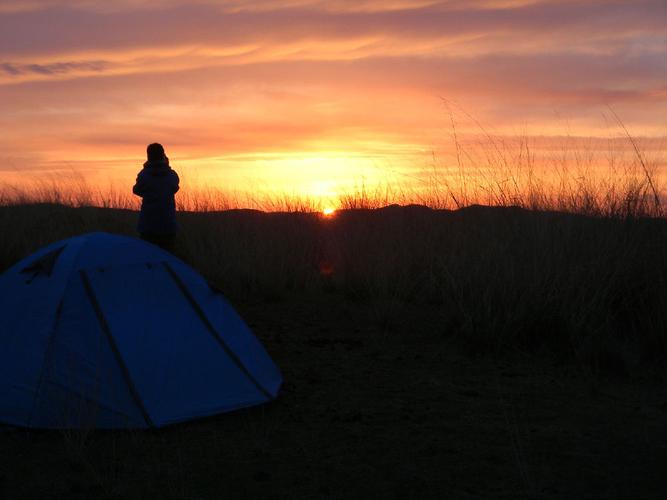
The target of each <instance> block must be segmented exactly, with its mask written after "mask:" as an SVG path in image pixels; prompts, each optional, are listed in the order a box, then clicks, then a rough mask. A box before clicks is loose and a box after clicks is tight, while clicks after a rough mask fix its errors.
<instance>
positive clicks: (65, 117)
mask: <svg viewBox="0 0 667 500" xmlns="http://www.w3.org/2000/svg"><path fill="white" fill-rule="evenodd" d="M666 23H667V7H666V6H665V3H664V2H663V1H662V0H647V1H633V2H627V1H613V0H612V1H605V2H600V1H597V0H596V1H577V2H571V1H555V0H554V1H551V0H534V1H531V0H525V1H521V0H517V1H492V0H480V1H470V2H452V1H440V2H439V1H391V2H379V1H375V0H361V1H354V2H352V1H331V2H320V1H309V0H300V1H288V2H271V1H263V2H257V1H253V2H250V1H248V2H246V1H243V0H239V1H229V2H224V1H207V0H204V1H196V2H191V1H185V0H182V1H180V0H167V1H161V2H158V1H147V0H121V1H117V2H113V3H111V2H102V1H95V0H85V1H84V0H71V1H64V0H63V1H60V0H48V1H47V0H44V1H39V0H34V1H30V0H4V1H3V3H2V6H0V102H1V105H2V109H3V113H2V116H1V117H0V120H1V125H2V129H3V131H4V133H3V134H2V137H1V138H0V155H1V156H0V160H2V165H3V167H2V169H3V171H4V175H3V177H4V182H6V183H7V182H9V183H12V184H19V185H25V184H26V183H28V182H29V181H30V180H34V179H35V178H43V176H44V175H54V176H61V175H65V176H72V175H78V176H83V177H84V178H85V179H86V181H87V182H88V183H89V184H90V185H92V186H94V187H99V186H103V187H106V186H108V185H109V183H110V182H111V183H113V184H114V185H115V184H119V185H122V184H127V183H129V182H131V180H132V179H133V177H134V175H135V174H136V170H137V167H138V166H140V164H141V157H142V151H143V149H144V147H145V144H147V143H148V142H154V141H157V142H161V143H164V144H165V145H166V146H167V147H168V148H169V151H170V152H171V156H170V159H171V161H172V164H174V165H175V167H176V168H177V169H178V171H179V173H182V176H183V177H184V178H185V179H187V180H189V181H190V182H189V183H188V184H186V185H185V186H184V188H186V189H187V188H191V187H193V186H201V185H207V186H208V187H211V186H215V187H219V188H220V189H224V190H236V191H243V192H247V191H250V190H253V189H255V188H256V187H258V186H259V187H261V188H262V189H278V190H280V191H285V192H288V193H294V194H298V195H302V196H310V197H315V198H317V197H322V196H327V195H329V196H330V195H335V194H338V192H339V191H341V190H342V191H345V190H346V189H349V188H350V186H351V185H353V184H354V183H355V182H359V181H360V180H361V179H362V178H363V179H365V180H366V181H367V182H370V183H377V182H382V181H384V180H386V178H387V176H390V177H391V176H394V177H393V179H396V178H398V179H400V180H402V181H403V182H408V183H409V184H410V183H411V184H412V185H414V184H415V183H418V182H419V181H418V179H419V177H420V176H421V175H422V173H423V171H424V170H425V169H430V168H431V167H432V165H433V163H434V161H435V162H437V164H438V165H440V166H451V165H453V164H454V162H455V160H454V158H453V156H452V144H451V138H450V136H451V121H450V118H451V116H450V114H451V113H453V114H454V117H455V119H456V120H457V125H458V127H459V129H458V133H459V140H461V141H463V142H465V141H466V140H468V141H473V142H474V141H475V139H476V138H478V137H479V136H480V135H481V134H482V131H481V130H480V128H479V126H478V125H477V124H475V123H473V122H472V121H471V120H470V119H468V118H467V117H466V116H464V115H463V114H462V113H466V114H468V115H470V116H471V117H473V118H474V120H476V121H477V122H478V124H480V125H481V126H483V127H485V130H486V131H487V132H488V133H489V134H492V135H493V136H494V137H501V138H503V139H504V140H508V141H512V140H515V139H516V138H517V137H527V138H529V139H530V141H531V144H532V145H533V148H534V149H535V151H536V153H544V152H545V151H546V150H551V149H553V148H556V149H558V148H561V147H563V138H564V137H566V136H567V137H568V138H569V139H570V144H571V143H572V141H577V140H578V141H581V142H582V143H585V144H587V145H589V146H588V147H589V148H590V147H592V148H593V149H599V148H603V149H604V148H607V147H608V146H607V141H609V140H610V139H613V138H620V137H622V131H620V130H619V128H618V126H616V124H615V122H614V120H613V118H612V117H611V116H610V112H609V108H608V107H612V108H613V110H614V111H615V112H616V113H617V114H618V116H619V117H621V119H622V120H623V122H624V123H625V124H626V126H627V127H628V128H629V129H630V130H631V132H632V133H633V135H635V136H637V137H639V138H641V139H642V140H644V141H645V142H646V143H647V148H648V149H650V150H651V152H652V153H655V151H656V150H658V151H664V149H665V147H667V146H666V143H665V140H664V136H665V116H666V114H667V88H666V87H665V81H667V65H665V64H664V60H665V57H666V55H667V54H666V51H667V37H666V36H665V32H664V26H665V24H666ZM590 144H593V146H590ZM569 147H572V146H569ZM575 147H576V146H575ZM618 147H619V148H620V149H622V148H623V147H624V145H623V144H621V145H619V146H618ZM434 156H435V160H434ZM654 156H656V155H654ZM660 160H662V161H663V162H664V159H661V158H657V159H656V161H660ZM661 165H662V163H661ZM415 177H417V180H415ZM410 179H412V180H410Z"/></svg>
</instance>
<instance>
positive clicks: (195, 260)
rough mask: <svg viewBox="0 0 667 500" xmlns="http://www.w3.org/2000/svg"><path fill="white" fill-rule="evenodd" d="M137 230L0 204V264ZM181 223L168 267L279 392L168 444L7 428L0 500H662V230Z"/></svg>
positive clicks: (451, 222)
mask: <svg viewBox="0 0 667 500" xmlns="http://www.w3.org/2000/svg"><path fill="white" fill-rule="evenodd" d="M135 217H136V214H134V213H131V212H122V211H112V210H101V209H70V208H65V207H54V206H27V207H5V208H0V228H1V229H2V234H3V235H4V238H3V244H2V246H1V248H0V252H1V253H0V255H1V257H0V259H1V260H0V262H1V264H2V269H4V268H6V267H7V266H8V265H10V264H11V263H12V262H13V261H15V260H18V258H20V257H22V256H24V255H25V254H26V253H28V252H29V251H32V250H34V249H36V248H38V247H39V246H41V245H43V244H45V243H47V242H49V241H53V240H55V239H59V238H63V237H66V236H69V235H71V234H76V233H80V232H83V231H89V230H93V229H101V230H106V231H113V232H124V233H128V234H131V233H132V228H133V223H134V220H135ZM181 223H182V224H183V227H184V235H185V236H187V237H188V238H189V239H188V240H187V244H182V245H181V248H180V252H181V253H182V255H183V256H184V258H186V259H187V260H189V261H190V262H191V263H192V264H193V265H195V266H196V267H197V268H198V269H200V270H202V271H203V272H204V274H205V275H206V276H207V277H209V278H210V279H212V280H213V281H215V283H216V284H217V285H218V286H220V287H221V288H223V290H224V291H225V293H226V294H227V295H228V297H229V298H230V300H231V301H232V303H233V304H234V305H235V306H236V307H237V309H238V311H239V312H240V313H241V315H242V316H243V317H244V318H245V319H246V321H247V322H248V323H249V324H250V326H251V327H252V328H253V331H254V332H255V333H256V335H257V336H258V338H259V339H260V340H261V341H262V342H263V343H264V345H265V347H266V348H267V350H268V352H269V354H270V355H271V357H272V358H273V359H274V360H275V362H276V363H277V364H278V366H280V368H281V370H282V371H283V375H284V378H285V386H284V389H283V391H282V393H281V396H280V397H279V398H278V400H277V401H276V402H274V403H272V404H270V405H267V406H264V407H259V408H254V409H250V410H244V411H239V412H235V413H231V414H226V415H220V416H217V417H213V418H209V419H206V420H200V421H196V422H192V423H188V424H185V425H178V426H174V427H170V428H167V429H164V430H161V431H152V432H88V431H85V430H84V431H81V432H78V431H77V432H36V431H24V430H13V429H7V430H4V431H2V432H0V446H1V447H2V449H3V458H2V460H1V461H0V498H1V497H3V496H4V497H6V498H40V497H43V498H94V497H108V498H146V497H149V496H153V497H165V498H182V499H186V498H187V499H191V498H206V499H208V498H211V499H213V498H221V497H229V498H258V497H265V498H266V497H268V498H358V497H384V498H442V497H443V496H449V497H450V498H508V499H510V498H512V499H513V498H521V497H526V498H562V499H570V498H662V496H663V495H664V492H665V491H667V479H666V478H665V475H664V463H665V460H667V444H666V443H667V430H665V426H664V420H665V417H666V416H667V390H666V389H665V383H664V382H665V380H664V354H665V351H664V331H665V330H664V328H663V327H664V314H665V313H664V312H663V310H664V307H663V304H664V301H663V299H664V296H665V288H664V286H665V271H666V270H667V266H666V265H665V258H664V248H665V246H664V243H665V241H667V240H666V239H665V235H666V234H667V232H666V229H665V224H664V221H660V220H653V221H651V220H643V221H641V220H624V221H621V220H602V219H589V218H582V217H576V216H563V215H558V214H537V213H525V212H522V211H516V210H511V209H510V210H493V209H482V208H473V209H470V210H464V211H459V212H442V213H440V212H433V211H430V210H425V209H421V208H411V209H400V208H397V207H394V208H388V209H385V210H381V211H377V212H349V213H340V214H338V215H337V216H336V218H334V219H331V220H323V219H320V218H319V217H318V216H316V215H309V214H261V213H254V212H228V213H216V214H181ZM17 227H20V228H24V229H25V232H21V233H18V232H16V228H17Z"/></svg>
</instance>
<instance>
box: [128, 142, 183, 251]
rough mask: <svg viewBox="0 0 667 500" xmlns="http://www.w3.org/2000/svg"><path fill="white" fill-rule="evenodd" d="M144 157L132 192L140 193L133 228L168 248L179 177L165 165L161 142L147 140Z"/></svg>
mask: <svg viewBox="0 0 667 500" xmlns="http://www.w3.org/2000/svg"><path fill="white" fill-rule="evenodd" d="M146 155H147V157H148V159H147V161H146V162H145V163H144V168H143V169H142V170H141V171H140V172H139V174H138V175H137V182H136V183H135V184H134V187H133V188H132V192H133V193H134V194H136V195H137V196H140V197H141V199H142V200H141V212H140V213H139V224H138V226H137V229H138V231H139V234H140V235H141V238H142V239H144V240H146V241H148V242H150V243H153V244H154V245H158V246H160V247H162V248H164V249H165V250H167V251H169V252H172V253H173V251H174V247H175V244H176V233H177V231H178V224H177V222H176V200H175V199H174V195H175V194H176V192H177V191H178V189H179V178H178V174H177V173H176V171H175V170H173V169H172V168H171V167H170V166H169V158H167V155H165V153H164V148H163V147H162V145H161V144H158V143H153V144H149V145H148V147H147V148H146Z"/></svg>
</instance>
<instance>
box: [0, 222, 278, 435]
mask: <svg viewBox="0 0 667 500" xmlns="http://www.w3.org/2000/svg"><path fill="white" fill-rule="evenodd" d="M0 315H1V316H0V317H2V318H3V319H2V322H1V323H0V394H2V398H0V422H2V423H5V424H10V425H17V426H24V427H35V428H103V429H113V428H148V427H161V426H164V425H168V424H172V423H177V422H182V421H185V420H189V419H193V418H198V417H204V416H208V415H213V414H217V413H221V412H225V411H230V410H234V409H238V408H243V407H248V406H252V405H257V404H262V403H265V402H267V401H270V400H272V399H275V398H276V397H277V394H278V391H279V389H280V386H281V384H282V377H281V375H280V372H279V370H278V368H277V367H276V365H275V364H274V363H273V361H272V360H271V358H270V357H269V356H268V354H267V353H266V351H265V350H264V348H263V347H262V345H261V344H260V342H259V341H258V340H257V338H256V337H255V336H254V335H253V334H252V332H251V331H250V329H249V328H248V326H247V325H246V324H245V323H244V322H243V320H242V319H241V318H240V317H239V315H238V314H237V313H236V311H235V310H234V309H233V308H232V306H231V305H230V304H229V303H228V302H227V301H226V300H225V299H224V297H223V296H222V295H221V294H220V293H219V292H217V291H214V290H213V289H212V288H211V287H210V286H208V284H207V282H206V280H205V279H204V278H203V277H202V276H201V275H199V274H198V273H197V272H196V271H194V270H193V269H192V268H190V267H189V266H188V265H187V264H185V263H183V262H182V261H180V260H179V259H178V258H176V257H174V256H173V255H171V254H170V253H168V252H166V251H164V250H162V249H160V248H158V247H156V246H153V245H151V244H149V243H146V242H144V241H142V240H138V239H136V238H129V237H125V236H118V235H112V234H107V233H90V234H85V235H82V236H77V237H74V238H70V239H67V240H63V241H60V242H57V243H54V244H52V245H49V246H47V247H45V248H43V249H41V250H39V251H37V252H36V253H35V254H33V255H31V256H29V257H27V258H25V259H23V260H22V261H20V262H18V263H17V264H16V265H14V266H13V267H12V268H10V269H9V270H7V271H6V272H5V273H4V274H2V275H1V276H0Z"/></svg>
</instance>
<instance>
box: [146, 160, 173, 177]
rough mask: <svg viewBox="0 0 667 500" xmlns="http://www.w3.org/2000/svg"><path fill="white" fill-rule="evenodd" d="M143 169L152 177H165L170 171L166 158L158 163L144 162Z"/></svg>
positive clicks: (153, 161)
mask: <svg viewBox="0 0 667 500" xmlns="http://www.w3.org/2000/svg"><path fill="white" fill-rule="evenodd" d="M144 168H145V169H146V170H147V171H148V172H150V173H151V174H153V175H166V174H167V173H168V172H169V171H170V170H171V167H169V158H167V157H165V158H164V160H160V161H155V160H152V161H151V160H149V161H147V162H144Z"/></svg>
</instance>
